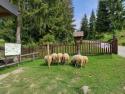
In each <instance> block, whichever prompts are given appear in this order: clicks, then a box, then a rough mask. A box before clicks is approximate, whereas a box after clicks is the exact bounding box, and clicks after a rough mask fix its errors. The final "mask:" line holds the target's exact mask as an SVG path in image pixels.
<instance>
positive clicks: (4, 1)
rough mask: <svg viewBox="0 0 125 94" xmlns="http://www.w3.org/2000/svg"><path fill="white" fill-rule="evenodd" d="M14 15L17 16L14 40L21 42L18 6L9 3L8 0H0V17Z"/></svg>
mask: <svg viewBox="0 0 125 94" xmlns="http://www.w3.org/2000/svg"><path fill="white" fill-rule="evenodd" d="M6 16H16V17H17V31H16V42H17V43H21V39H20V29H21V24H20V12H19V10H18V8H17V7H16V6H15V5H13V4H11V3H10V2H9V0H0V17H6Z"/></svg>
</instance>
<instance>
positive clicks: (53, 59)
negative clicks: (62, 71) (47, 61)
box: [51, 53, 58, 63]
mask: <svg viewBox="0 0 125 94" xmlns="http://www.w3.org/2000/svg"><path fill="white" fill-rule="evenodd" d="M51 56H52V63H57V60H58V59H57V54H56V53H53V54H51Z"/></svg>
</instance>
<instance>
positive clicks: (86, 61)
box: [83, 56, 88, 65]
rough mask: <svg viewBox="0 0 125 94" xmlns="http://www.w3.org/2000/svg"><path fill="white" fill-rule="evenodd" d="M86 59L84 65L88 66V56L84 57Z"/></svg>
mask: <svg viewBox="0 0 125 94" xmlns="http://www.w3.org/2000/svg"><path fill="white" fill-rule="evenodd" d="M83 59H84V65H86V64H87V63H88V57H87V56H83Z"/></svg>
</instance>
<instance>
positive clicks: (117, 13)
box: [107, 0, 125, 30]
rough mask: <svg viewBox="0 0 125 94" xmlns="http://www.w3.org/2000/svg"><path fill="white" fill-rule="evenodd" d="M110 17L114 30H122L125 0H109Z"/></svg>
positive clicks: (124, 19)
mask: <svg viewBox="0 0 125 94" xmlns="http://www.w3.org/2000/svg"><path fill="white" fill-rule="evenodd" d="M107 3H108V7H109V13H110V15H109V18H110V20H111V24H112V28H113V29H114V30H121V29H122V28H123V26H124V21H125V18H124V16H125V10H124V0H108V1H107Z"/></svg>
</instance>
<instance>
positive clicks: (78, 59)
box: [71, 55, 88, 67]
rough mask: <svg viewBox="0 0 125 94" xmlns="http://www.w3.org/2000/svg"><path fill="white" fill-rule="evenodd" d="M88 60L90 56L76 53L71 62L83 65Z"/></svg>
mask: <svg viewBox="0 0 125 94" xmlns="http://www.w3.org/2000/svg"><path fill="white" fill-rule="evenodd" d="M87 62H88V57H87V56H82V55H74V56H73V57H72V60H71V63H72V64H73V65H75V66H77V65H80V67H82V66H83V65H84V66H85V64H86V63H87Z"/></svg>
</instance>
